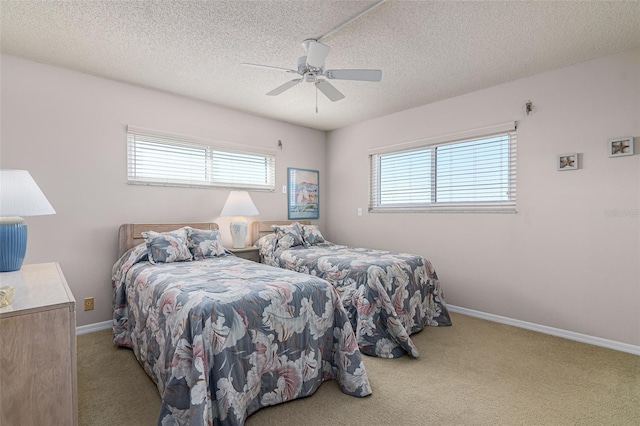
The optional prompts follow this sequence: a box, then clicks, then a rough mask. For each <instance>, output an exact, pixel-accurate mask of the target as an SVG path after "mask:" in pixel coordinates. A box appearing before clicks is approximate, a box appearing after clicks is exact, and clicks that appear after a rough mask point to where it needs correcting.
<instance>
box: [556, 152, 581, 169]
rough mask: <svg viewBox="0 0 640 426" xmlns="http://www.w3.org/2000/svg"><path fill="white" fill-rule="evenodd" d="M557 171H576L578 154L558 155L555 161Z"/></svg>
mask: <svg viewBox="0 0 640 426" xmlns="http://www.w3.org/2000/svg"><path fill="white" fill-rule="evenodd" d="M556 166H557V168H558V170H560V171H564V170H577V169H578V153H577V152H572V153H571V154H560V155H558V158H557V160H556Z"/></svg>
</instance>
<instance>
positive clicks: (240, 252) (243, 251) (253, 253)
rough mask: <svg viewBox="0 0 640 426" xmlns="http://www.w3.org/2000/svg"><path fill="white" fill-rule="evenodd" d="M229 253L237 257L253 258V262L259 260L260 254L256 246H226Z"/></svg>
mask: <svg viewBox="0 0 640 426" xmlns="http://www.w3.org/2000/svg"><path fill="white" fill-rule="evenodd" d="M227 250H229V251H230V252H231V253H233V254H235V255H236V256H238V257H241V258H243V259H247V260H253V261H254V262H260V254H259V253H258V247H244V248H228V249H227Z"/></svg>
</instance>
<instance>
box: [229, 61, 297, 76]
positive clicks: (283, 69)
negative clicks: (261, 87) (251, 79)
mask: <svg viewBox="0 0 640 426" xmlns="http://www.w3.org/2000/svg"><path fill="white" fill-rule="evenodd" d="M240 65H246V66H248V67H254V68H267V69H272V70H280V71H286V72H292V73H296V74H297V73H298V71H296V70H292V69H289V68H281V67H272V66H271V65H260V64H250V63H248V62H243V63H242V64H240Z"/></svg>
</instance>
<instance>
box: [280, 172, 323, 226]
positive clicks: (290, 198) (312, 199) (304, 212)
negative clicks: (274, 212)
mask: <svg viewBox="0 0 640 426" xmlns="http://www.w3.org/2000/svg"><path fill="white" fill-rule="evenodd" d="M287 212H288V219H289V220H294V219H318V218H319V217H320V172H319V171H317V170H309V169H298V168H294V167H289V168H288V169H287Z"/></svg>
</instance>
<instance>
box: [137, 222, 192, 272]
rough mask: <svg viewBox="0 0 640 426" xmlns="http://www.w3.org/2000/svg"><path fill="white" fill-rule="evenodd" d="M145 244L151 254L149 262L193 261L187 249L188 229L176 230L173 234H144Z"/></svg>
mask: <svg viewBox="0 0 640 426" xmlns="http://www.w3.org/2000/svg"><path fill="white" fill-rule="evenodd" d="M142 236H143V237H144V242H145V243H146V244H147V251H148V252H149V262H151V263H153V264H154V265H156V264H158V263H171V262H180V261H182V260H191V259H192V258H193V256H191V252H190V251H189V247H187V230H186V228H180V229H176V230H175V231H171V232H162V233H159V232H155V231H147V232H142Z"/></svg>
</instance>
